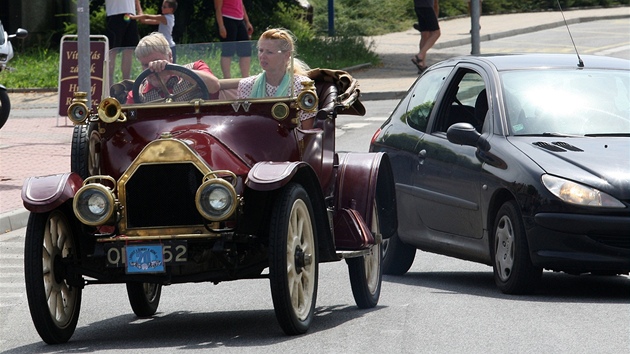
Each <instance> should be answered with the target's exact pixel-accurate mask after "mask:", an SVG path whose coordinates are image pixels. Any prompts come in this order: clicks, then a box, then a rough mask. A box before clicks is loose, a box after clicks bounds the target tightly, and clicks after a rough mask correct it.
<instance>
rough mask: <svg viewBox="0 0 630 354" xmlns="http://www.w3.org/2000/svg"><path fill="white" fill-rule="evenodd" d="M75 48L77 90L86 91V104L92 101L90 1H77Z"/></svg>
mask: <svg viewBox="0 0 630 354" xmlns="http://www.w3.org/2000/svg"><path fill="white" fill-rule="evenodd" d="M77 32H78V33H77V34H78V39H79V40H78V43H77V50H78V54H79V58H78V59H79V60H78V65H79V91H82V92H87V99H88V105H89V104H90V102H91V101H92V90H91V81H90V1H89V0H78V1H77Z"/></svg>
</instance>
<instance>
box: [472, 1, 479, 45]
mask: <svg viewBox="0 0 630 354" xmlns="http://www.w3.org/2000/svg"><path fill="white" fill-rule="evenodd" d="M480 16H481V4H480V0H470V43H471V51H470V54H473V55H474V54H481V50H480V42H481V39H480V36H479V17H480Z"/></svg>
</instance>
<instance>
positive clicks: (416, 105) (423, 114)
mask: <svg viewBox="0 0 630 354" xmlns="http://www.w3.org/2000/svg"><path fill="white" fill-rule="evenodd" d="M451 69H452V68H450V67H449V68H440V69H437V70H432V71H430V72H427V73H426V74H425V75H424V76H422V77H421V78H420V80H418V83H417V84H416V86H415V87H414V91H413V94H412V96H411V99H410V100H409V106H408V107H407V112H406V113H405V114H404V115H402V117H401V119H402V120H406V121H407V124H409V126H410V127H412V128H414V129H417V130H420V131H422V132H424V131H426V128H427V123H428V121H429V116H430V115H431V110H432V109H433V106H434V105H435V100H436V97H437V94H438V92H439V91H440V89H441V88H442V85H443V84H444V81H445V79H446V76H448V74H449V73H450V71H451Z"/></svg>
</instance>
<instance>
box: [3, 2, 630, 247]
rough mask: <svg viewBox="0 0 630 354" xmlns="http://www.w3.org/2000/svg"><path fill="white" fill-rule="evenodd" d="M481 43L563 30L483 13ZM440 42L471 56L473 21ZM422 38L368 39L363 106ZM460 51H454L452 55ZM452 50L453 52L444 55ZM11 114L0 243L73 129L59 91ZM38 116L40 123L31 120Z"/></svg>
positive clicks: (579, 16)
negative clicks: (28, 189) (32, 182)
mask: <svg viewBox="0 0 630 354" xmlns="http://www.w3.org/2000/svg"><path fill="white" fill-rule="evenodd" d="M564 17H565V18H566V22H567V23H568V24H569V25H571V24H575V23H580V22H587V21H596V20H604V19H626V18H627V19H630V7H628V6H624V7H614V8H598V9H576V10H569V11H565V12H564ZM480 24H481V30H480V39H481V52H482V54H483V53H484V51H483V42H484V41H490V40H494V39H499V38H505V37H509V36H515V35H518V34H523V33H530V32H536V31H541V30H545V29H550V28H555V27H559V26H564V20H563V17H562V14H561V13H560V12H558V11H548V12H536V13H515V14H504V15H482V16H481V19H480ZM440 28H441V32H442V34H441V36H440V39H439V40H438V42H437V43H436V44H435V46H434V47H433V49H431V50H430V51H429V53H428V54H427V64H428V65H431V64H434V63H436V62H438V61H440V60H444V59H447V58H449V57H453V56H455V55H468V54H470V34H469V31H470V18H469V17H458V18H448V19H440ZM419 39H420V34H419V33H418V31H416V30H414V29H412V28H411V29H409V30H407V31H403V32H396V33H390V34H386V35H382V36H375V37H370V38H368V40H369V41H370V42H371V43H372V45H373V49H374V51H375V52H376V53H377V54H378V55H379V56H380V58H381V61H382V65H380V66H377V67H374V66H357V67H354V68H348V69H347V70H348V71H350V72H351V73H352V75H353V76H354V77H355V78H357V79H358V81H359V87H360V89H361V98H362V100H385V99H398V98H401V97H402V96H403V95H404V93H405V92H406V91H407V89H408V88H409V86H411V84H412V83H413V82H414V81H415V80H416V78H417V77H418V74H417V70H416V68H415V66H414V65H413V64H412V63H411V58H412V56H413V55H414V54H416V53H417V51H418V41H419ZM454 48H457V49H456V50H453V49H454ZM445 49H448V50H445ZM9 97H10V99H11V105H12V108H11V114H10V116H9V120H8V121H7V123H6V124H5V125H4V127H3V128H2V129H0V238H1V237H2V234H3V233H6V232H9V231H12V230H16V229H19V228H22V227H25V226H26V223H27V221H28V211H27V210H26V209H24V207H23V206H22V199H21V190H22V184H23V183H24V180H25V179H26V178H28V177H31V176H44V175H49V174H56V173H63V172H67V171H69V170H70V146H71V142H72V130H73V127H72V124H71V123H70V122H69V121H68V120H67V119H66V118H65V117H59V116H58V115H57V112H58V96H57V92H50V91H46V90H32V91H29V90H27V91H26V92H24V91H20V92H12V91H11V90H9ZM34 117H36V118H34Z"/></svg>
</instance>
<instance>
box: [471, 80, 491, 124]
mask: <svg viewBox="0 0 630 354" xmlns="http://www.w3.org/2000/svg"><path fill="white" fill-rule="evenodd" d="M486 113H488V95H487V94H486V89H483V90H481V92H479V95H477V100H475V123H473V126H474V127H475V129H477V131H481V127H482V126H483V122H484V120H486Z"/></svg>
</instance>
